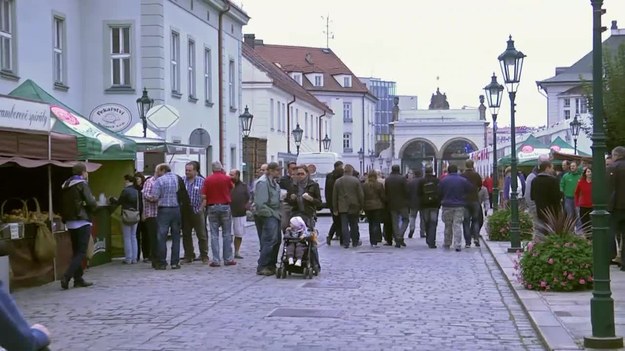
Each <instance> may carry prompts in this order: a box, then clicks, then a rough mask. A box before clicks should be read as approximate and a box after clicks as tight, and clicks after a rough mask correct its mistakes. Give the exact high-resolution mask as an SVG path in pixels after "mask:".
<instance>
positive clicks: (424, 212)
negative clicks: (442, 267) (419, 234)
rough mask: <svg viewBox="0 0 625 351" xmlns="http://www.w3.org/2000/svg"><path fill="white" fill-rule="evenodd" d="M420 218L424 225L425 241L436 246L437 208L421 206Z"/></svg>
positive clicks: (431, 245) (430, 245)
mask: <svg viewBox="0 0 625 351" xmlns="http://www.w3.org/2000/svg"><path fill="white" fill-rule="evenodd" d="M420 213H421V218H423V224H424V227H425V242H426V243H427V244H428V246H429V247H434V246H436V227H437V226H438V208H422V209H421V210H420Z"/></svg>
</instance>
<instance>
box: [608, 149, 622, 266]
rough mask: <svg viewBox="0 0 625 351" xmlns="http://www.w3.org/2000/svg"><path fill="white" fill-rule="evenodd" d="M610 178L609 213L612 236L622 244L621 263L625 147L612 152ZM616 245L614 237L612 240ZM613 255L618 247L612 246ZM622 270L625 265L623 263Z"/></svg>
mask: <svg viewBox="0 0 625 351" xmlns="http://www.w3.org/2000/svg"><path fill="white" fill-rule="evenodd" d="M606 173H607V176H608V199H609V200H608V211H610V214H611V217H612V233H613V234H612V235H613V236H616V237H617V238H619V240H620V243H621V262H623V252H625V251H624V249H625V242H624V241H623V239H625V147H623V146H617V147H615V148H614V150H612V164H611V165H610V167H609V168H608V169H607V172H606ZM611 242H612V243H615V240H614V237H613V239H612V240H611ZM612 247H613V248H612V255H611V257H615V256H616V251H617V250H616V245H615V244H612ZM621 270H622V271H625V265H623V264H622V263H621Z"/></svg>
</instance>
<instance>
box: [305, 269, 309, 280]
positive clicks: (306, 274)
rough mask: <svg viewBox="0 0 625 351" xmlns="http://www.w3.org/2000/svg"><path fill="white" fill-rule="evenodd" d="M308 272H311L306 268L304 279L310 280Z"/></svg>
mask: <svg viewBox="0 0 625 351" xmlns="http://www.w3.org/2000/svg"><path fill="white" fill-rule="evenodd" d="M308 272H310V270H309V269H308V268H304V279H308Z"/></svg>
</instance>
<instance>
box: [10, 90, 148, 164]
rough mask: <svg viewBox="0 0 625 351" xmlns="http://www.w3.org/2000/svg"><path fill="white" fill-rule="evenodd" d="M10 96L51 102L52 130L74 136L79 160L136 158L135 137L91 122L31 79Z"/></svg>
mask: <svg viewBox="0 0 625 351" xmlns="http://www.w3.org/2000/svg"><path fill="white" fill-rule="evenodd" d="M9 96H13V97H19V98H24V99H29V100H34V101H40V102H44V103H47V104H49V105H50V111H51V113H52V116H51V119H52V124H53V125H52V132H56V133H61V134H66V135H73V136H75V137H76V141H77V144H78V159H80V160H111V161H113V160H134V159H135V157H136V144H135V142H134V141H132V140H130V139H128V138H125V137H123V136H120V135H119V134H116V133H114V132H111V131H110V130H108V129H106V128H104V127H101V126H99V125H96V124H93V123H91V122H90V121H89V120H88V119H86V118H84V117H82V116H81V115H80V114H79V113H78V112H76V111H74V110H72V109H71V108H70V107H68V106H66V105H65V104H63V103H62V102H60V101H59V100H57V99H56V98H54V97H53V96H52V95H50V94H49V93H48V92H46V91H45V90H43V89H42V88H41V87H40V86H38V85H37V84H35V82H33V81H32V80H30V79H28V80H26V81H25V82H24V83H22V84H21V85H20V86H18V87H17V88H15V90H13V91H12V92H11V93H10V94H9Z"/></svg>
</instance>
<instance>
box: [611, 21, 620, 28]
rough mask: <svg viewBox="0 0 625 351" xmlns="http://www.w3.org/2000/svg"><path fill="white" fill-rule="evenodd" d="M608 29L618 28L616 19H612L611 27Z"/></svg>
mask: <svg viewBox="0 0 625 351" xmlns="http://www.w3.org/2000/svg"><path fill="white" fill-rule="evenodd" d="M610 29H612V30H614V29H618V25H617V23H616V20H614V21H612V27H611V28H610Z"/></svg>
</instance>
